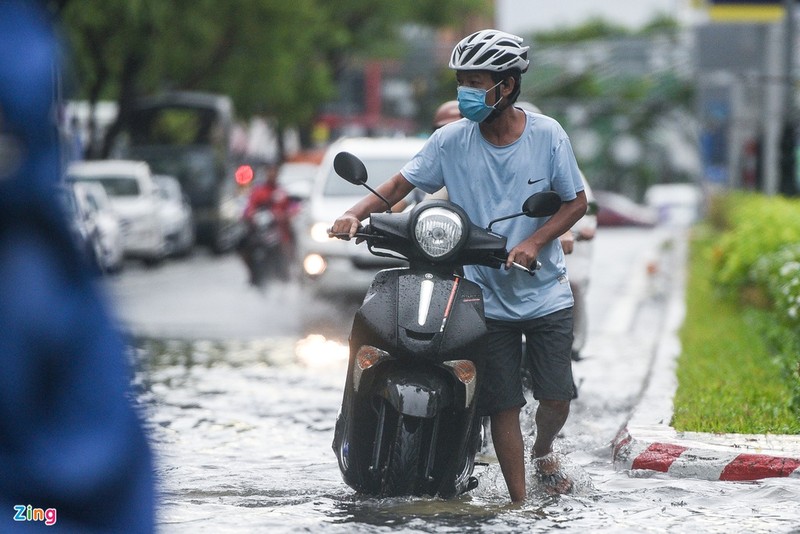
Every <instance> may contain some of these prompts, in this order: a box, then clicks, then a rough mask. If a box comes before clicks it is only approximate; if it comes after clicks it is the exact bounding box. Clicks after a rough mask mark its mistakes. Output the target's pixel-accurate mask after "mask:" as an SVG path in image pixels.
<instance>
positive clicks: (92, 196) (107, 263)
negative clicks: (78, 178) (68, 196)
mask: <svg viewBox="0 0 800 534" xmlns="http://www.w3.org/2000/svg"><path fill="white" fill-rule="evenodd" d="M71 187H72V188H73V190H74V192H75V198H76V200H77V203H78V204H79V205H80V206H81V209H82V210H84V211H85V212H86V214H87V215H86V216H87V218H88V219H90V220H91V221H92V225H93V226H94V230H95V231H96V237H95V239H96V240H97V242H98V245H97V246H96V247H95V249H96V250H95V255H96V259H97V264H98V266H99V267H100V270H101V271H103V272H104V273H117V272H119V271H121V270H122V267H123V260H124V256H125V243H124V240H123V228H122V222H121V221H120V218H119V216H118V215H117V214H116V212H115V211H114V209H113V208H112V207H111V201H110V200H109V198H108V195H107V194H106V190H105V189H103V186H102V185H100V184H97V183H92V182H74V183H72V184H71Z"/></svg>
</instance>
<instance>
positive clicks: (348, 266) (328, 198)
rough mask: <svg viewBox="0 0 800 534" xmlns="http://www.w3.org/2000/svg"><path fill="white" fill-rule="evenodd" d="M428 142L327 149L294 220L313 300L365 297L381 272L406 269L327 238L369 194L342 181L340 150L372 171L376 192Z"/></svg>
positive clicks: (387, 141) (363, 142) (363, 141)
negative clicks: (337, 169) (335, 166)
mask: <svg viewBox="0 0 800 534" xmlns="http://www.w3.org/2000/svg"><path fill="white" fill-rule="evenodd" d="M424 143H425V139H422V138H388V137H387V138H365V137H354V138H343V139H340V140H339V141H336V142H334V143H333V144H331V145H330V146H329V147H328V150H327V151H326V153H325V155H324V156H323V159H322V163H321V164H320V166H319V169H318V170H317V173H316V176H315V178H314V182H313V184H312V187H311V193H310V195H309V198H308V200H307V201H306V202H305V203H304V205H303V208H302V209H301V211H300V213H299V214H298V216H297V217H296V218H295V224H296V227H295V234H296V236H297V257H298V258H299V260H300V262H301V265H302V280H303V282H304V285H305V286H306V287H307V288H308V289H309V290H310V292H311V293H312V294H313V295H316V296H323V297H330V296H345V297H346V296H354V295H357V296H363V295H364V293H366V291H367V289H368V288H369V284H370V283H371V282H372V279H373V277H374V276H375V272H376V271H378V270H380V269H383V268H387V267H395V266H399V265H404V264H405V262H403V261H401V260H397V259H392V258H380V257H378V256H373V255H372V254H370V253H369V251H368V250H367V249H366V247H364V246H358V245H356V244H355V242H354V241H342V240H340V239H331V238H329V237H328V233H327V229H328V228H330V226H331V225H332V224H333V221H334V220H335V219H336V217H338V216H339V215H341V214H342V213H344V211H345V210H346V209H348V208H350V207H351V206H352V205H353V204H355V203H356V202H357V201H358V200H359V199H361V198H362V197H364V195H366V194H368V193H369V192H368V191H367V190H366V189H365V188H363V187H359V186H356V185H353V184H351V183H349V182H347V181H345V180H343V179H342V178H340V177H339V176H338V175H337V174H336V172H335V171H334V169H333V158H334V157H335V156H336V154H338V153H339V152H341V151H346V152H350V153H352V154H354V155H356V156H358V157H359V158H360V159H361V160H362V161H363V162H364V165H366V167H367V172H368V175H369V182H368V183H369V185H370V186H371V187H373V188H375V187H378V186H379V185H380V184H382V183H383V182H384V181H386V180H388V179H389V178H391V177H392V176H393V175H394V174H396V173H397V172H398V171H400V169H401V168H402V167H403V165H404V164H405V163H406V162H407V161H408V160H410V159H411V158H412V157H413V156H414V155H415V154H416V153H417V152H418V151H419V150H420V149H421V148H422V145H423V144H424Z"/></svg>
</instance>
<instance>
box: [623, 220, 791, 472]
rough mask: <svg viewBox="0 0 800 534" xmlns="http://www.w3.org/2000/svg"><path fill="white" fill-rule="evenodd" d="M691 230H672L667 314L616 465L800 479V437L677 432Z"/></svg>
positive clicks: (633, 469)
mask: <svg viewBox="0 0 800 534" xmlns="http://www.w3.org/2000/svg"><path fill="white" fill-rule="evenodd" d="M686 234H687V230H684V229H680V230H677V231H676V232H674V233H673V239H672V242H673V246H674V253H675V257H674V258H673V261H672V263H671V266H672V267H673V268H674V272H673V276H672V277H671V287H670V290H669V300H668V302H667V310H666V318H665V323H664V327H663V329H662V332H661V335H660V339H659V341H658V343H657V345H656V349H655V354H654V355H653V362H652V365H651V369H650V371H649V373H648V378H647V383H646V384H645V386H644V390H643V394H642V397H641V399H640V401H639V403H638V405H637V408H636V409H635V410H634V412H633V413H632V415H631V418H630V419H629V420H628V423H627V424H626V425H625V426H624V427H623V428H622V429H621V430H620V431H619V433H618V434H617V436H616V438H615V439H614V441H613V443H612V451H613V452H612V458H613V463H614V467H615V468H616V469H618V470H628V471H629V472H630V474H631V476H648V475H649V474H653V473H666V474H667V475H669V476H673V477H677V478H696V479H702V480H758V479H763V478H770V477H792V478H800V436H776V435H744V434H705V433H699V432H677V431H676V430H675V429H674V428H672V427H670V426H669V422H670V421H671V420H672V414H673V404H672V399H673V397H674V396H675V391H676V390H677V379H676V377H675V366H676V360H677V358H678V356H679V355H680V350H681V347H680V340H679V338H678V329H679V328H680V326H681V324H682V323H683V319H684V316H685V311H686V310H685V298H684V297H685V287H686V286H685V282H686V273H685V268H684V267H685V265H686V258H687V254H688V238H687V235H686Z"/></svg>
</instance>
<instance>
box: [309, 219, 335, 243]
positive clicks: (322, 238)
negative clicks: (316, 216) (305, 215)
mask: <svg viewBox="0 0 800 534" xmlns="http://www.w3.org/2000/svg"><path fill="white" fill-rule="evenodd" d="M330 227H331V225H330V224H329V223H324V222H318V223H314V224H313V225H312V226H311V230H310V231H309V234H310V235H311V239H313V240H314V241H316V242H317V243H325V242H328V241H330V240H331V237H330V236H329V235H328V228H330Z"/></svg>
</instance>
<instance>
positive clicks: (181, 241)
mask: <svg viewBox="0 0 800 534" xmlns="http://www.w3.org/2000/svg"><path fill="white" fill-rule="evenodd" d="M153 179H154V180H155V181H156V185H157V186H158V194H159V197H160V198H161V207H160V210H159V216H160V217H161V225H162V228H163V230H164V233H165V234H166V236H167V247H168V254H169V255H170V256H185V255H187V254H189V253H190V252H191V251H192V248H193V247H194V242H195V229H194V219H193V218H192V205H191V204H190V203H189V198H188V197H187V196H186V195H185V194H184V193H183V189H181V184H180V182H179V181H178V179H177V178H175V177H174V176H169V175H166V174H155V175H153Z"/></svg>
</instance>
